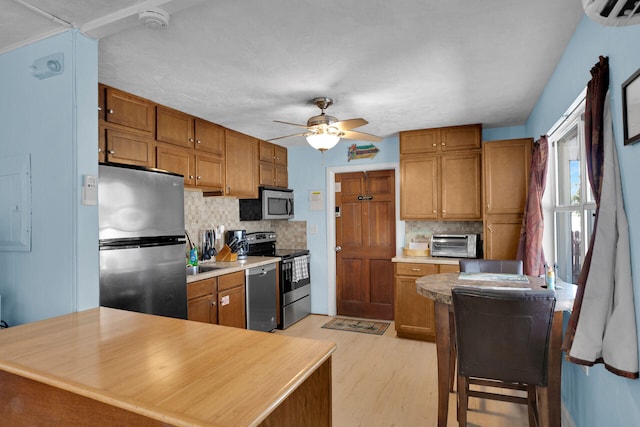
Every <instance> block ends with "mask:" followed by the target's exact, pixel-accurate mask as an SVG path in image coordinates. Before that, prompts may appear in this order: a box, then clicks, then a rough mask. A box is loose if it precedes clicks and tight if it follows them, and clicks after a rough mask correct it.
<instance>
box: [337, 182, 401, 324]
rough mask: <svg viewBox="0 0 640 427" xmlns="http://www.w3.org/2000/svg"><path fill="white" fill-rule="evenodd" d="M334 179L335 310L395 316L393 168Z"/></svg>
mask: <svg viewBox="0 0 640 427" xmlns="http://www.w3.org/2000/svg"><path fill="white" fill-rule="evenodd" d="M336 184H338V185H339V186H340V188H341V190H340V191H339V192H336V207H337V208H339V209H340V212H341V215H340V217H338V218H336V246H338V247H340V248H342V249H341V250H340V251H339V252H337V253H336V305H337V311H338V314H340V315H344V316H354V317H365V318H374V319H388V320H390V319H393V264H392V262H391V258H393V257H394V256H395V249H396V248H395V241H396V230H395V172H394V171H393V170H385V171H373V172H368V173H367V172H352V173H344V174H337V175H336Z"/></svg>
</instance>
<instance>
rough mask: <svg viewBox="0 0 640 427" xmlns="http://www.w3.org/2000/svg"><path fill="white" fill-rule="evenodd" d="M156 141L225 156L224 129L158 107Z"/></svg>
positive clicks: (181, 113)
mask: <svg viewBox="0 0 640 427" xmlns="http://www.w3.org/2000/svg"><path fill="white" fill-rule="evenodd" d="M156 122H157V124H156V140H157V141H159V142H166V143H168V144H174V145H179V146H181V147H186V148H194V149H196V150H200V151H206V152H208V153H212V154H217V155H219V156H222V155H223V154H224V128H223V127H222V126H219V125H217V124H215V123H211V122H207V121H206V120H202V119H199V118H197V117H193V116H190V115H188V114H185V113H183V112H181V111H176V110H173V109H171V108H167V107H163V106H161V105H158V106H157V107H156Z"/></svg>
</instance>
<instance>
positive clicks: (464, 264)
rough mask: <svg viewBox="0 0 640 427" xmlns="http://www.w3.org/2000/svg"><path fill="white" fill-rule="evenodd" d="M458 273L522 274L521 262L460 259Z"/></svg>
mask: <svg viewBox="0 0 640 427" xmlns="http://www.w3.org/2000/svg"><path fill="white" fill-rule="evenodd" d="M459 264H460V271H462V272H466V273H508V274H522V273H523V268H522V261H521V260H515V259H514V260H511V259H510V260H499V259H461V260H460V262H459Z"/></svg>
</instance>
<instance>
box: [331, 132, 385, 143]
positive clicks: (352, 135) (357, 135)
mask: <svg viewBox="0 0 640 427" xmlns="http://www.w3.org/2000/svg"><path fill="white" fill-rule="evenodd" d="M340 137H341V138H345V139H357V140H360V141H371V142H380V141H382V138H380V137H379V136H376V135H371V134H370V133H364V132H355V131H352V130H347V131H344V132H343V135H341V136H340Z"/></svg>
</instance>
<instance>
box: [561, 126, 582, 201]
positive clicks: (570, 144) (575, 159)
mask: <svg viewBox="0 0 640 427" xmlns="http://www.w3.org/2000/svg"><path fill="white" fill-rule="evenodd" d="M580 173H581V168H580V146H579V145H578V130H577V129H574V130H572V131H571V132H569V133H568V134H567V135H566V136H565V137H563V138H562V139H561V140H559V141H558V205H560V206H568V205H579V204H580V202H581V200H580Z"/></svg>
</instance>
